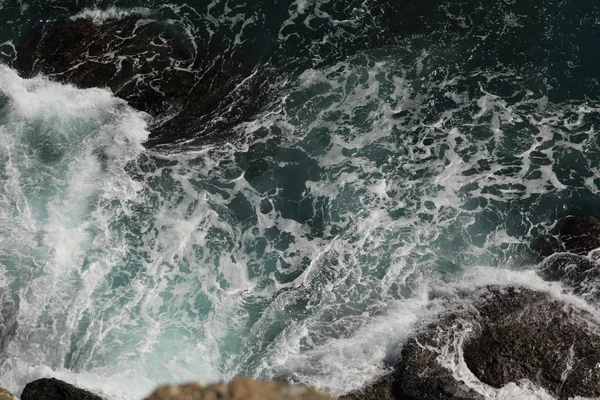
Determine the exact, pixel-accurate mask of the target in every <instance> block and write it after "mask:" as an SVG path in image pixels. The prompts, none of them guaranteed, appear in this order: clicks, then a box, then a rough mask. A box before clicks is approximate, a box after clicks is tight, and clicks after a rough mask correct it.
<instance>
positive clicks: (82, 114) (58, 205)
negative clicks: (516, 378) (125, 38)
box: [0, 0, 600, 399]
mask: <svg viewBox="0 0 600 400" xmlns="http://www.w3.org/2000/svg"><path fill="white" fill-rule="evenodd" d="M423 3H427V4H422V5H415V3H413V2H410V1H402V0H398V1H389V2H377V1H369V0H365V1H362V2H361V1H352V0H339V1H337V0H297V1H295V2H286V3H285V4H282V2H273V1H267V0H265V1H264V2H263V4H250V3H243V2H241V1H233V0H230V1H224V0H213V1H212V2H210V3H208V2H205V3H203V2H201V1H196V2H191V1H190V2H188V3H187V4H184V3H183V2H182V3H177V4H175V3H173V4H161V3H160V2H152V1H141V0H140V1H112V2H108V1H96V2H95V1H76V2H73V1H68V2H67V1H65V2H63V1H59V0H54V1H48V0H44V1H39V2H38V1H27V0H21V1H18V2H16V1H13V0H0V20H1V23H0V61H2V62H3V65H2V66H0V182H1V183H2V184H1V185H0V267H1V268H0V287H1V298H2V303H3V305H2V307H3V310H2V312H3V315H4V314H6V315H8V316H9V317H7V319H10V318H14V319H16V322H17V325H16V326H17V328H16V332H14V335H11V336H10V338H9V340H7V341H6V343H4V349H3V352H2V360H1V364H0V376H1V377H2V378H1V381H0V384H2V386H6V387H8V388H9V389H13V390H15V391H17V392H18V391H20V390H21V389H22V388H23V386H24V385H25V384H26V383H27V382H30V381H32V380H33V379H35V378H38V377H42V376H55V377H58V378H61V379H64V380H67V381H69V382H71V383H76V384H78V385H80V386H82V387H86V388H90V389H93V390H96V391H97V392H99V393H104V394H107V395H109V396H110V398H111V399H139V398H142V397H143V396H144V395H145V394H147V393H148V392H149V391H150V390H151V389H152V388H153V387H154V386H156V385H157V384H159V383H162V382H180V381H187V380H199V381H201V382H204V383H206V382H211V381H215V380H219V379H230V378H232V377H233V376H236V375H250V376H256V377H261V378H274V377H279V376H285V377H293V378H294V379H296V380H298V381H301V382H305V383H308V384H311V385H315V386H317V387H319V388H321V389H324V390H328V391H330V392H332V393H334V394H342V393H345V392H348V391H350V390H354V389H356V388H358V387H360V386H362V385H364V384H365V383H368V382H370V381H372V380H374V379H376V378H377V377H379V376H381V375H382V374H384V373H385V372H386V370H387V368H388V367H387V364H386V362H391V361H392V360H393V359H394V358H395V356H396V355H397V354H398V352H399V350H400V346H401V344H402V342H403V340H405V338H406V337H407V335H409V334H410V333H411V329H412V328H413V326H414V324H415V323H417V322H419V321H421V320H423V319H426V318H429V316H431V315H432V314H434V313H435V312H436V311H437V310H439V309H440V308H443V307H444V305H443V304H437V303H433V302H432V301H430V300H428V293H429V292H430V291H431V290H434V289H435V290H447V291H452V290H453V288H455V287H457V286H465V285H466V286H468V285H476V284H478V283H493V282H520V283H522V284H526V285H533V286H536V287H538V288H540V287H542V288H546V289H547V290H552V291H554V292H555V293H558V291H559V290H558V288H557V287H556V286H548V285H547V284H544V283H542V282H541V280H540V279H539V278H537V277H536V276H535V274H534V273H533V272H532V270H533V268H535V262H536V259H535V257H534V255H533V254H532V253H531V252H530V250H529V242H530V241H531V240H532V239H533V238H535V237H536V236H537V235H539V234H540V233H542V232H545V231H547V230H548V229H549V228H550V227H551V226H552V225H553V224H554V223H555V221H556V220H557V219H558V218H561V217H563V216H566V215H569V214H576V213H585V214H591V215H597V216H598V215H599V214H600V211H598V210H599V209H598V207H597V205H598V204H599V203H598V202H599V200H600V197H599V196H600V167H599V165H600V136H598V135H597V133H598V130H599V129H600V97H599V95H598V93H599V92H598V88H599V85H600V82H599V78H600V72H599V71H600V70H599V69H598V68H599V67H600V62H599V61H600V60H599V56H598V54H599V53H598V51H597V50H598V45H599V43H600V11H599V10H598V7H597V4H595V2H594V0H588V1H583V0H579V1H571V2H559V1H555V0H552V1H550V0H535V1H531V2H513V1H508V0H506V1H503V0H477V1H476V0H461V1H448V2H443V1H426V2H423ZM407 10H408V11H407ZM131 15H137V16H139V17H140V18H142V19H144V20H159V21H162V22H164V23H168V24H172V25H173V26H174V27H175V29H176V30H178V32H180V34H181V38H182V40H183V41H186V43H187V45H188V47H189V49H191V51H194V49H195V48H196V47H195V43H197V42H202V41H207V40H208V41H210V40H216V39H215V38H218V40H219V41H220V43H221V47H223V48H224V49H225V50H224V51H225V52H231V53H236V54H238V56H239V55H241V56H242V57H245V59H246V60H248V62H250V63H256V65H257V66H258V65H261V64H259V63H267V64H269V65H270V66H271V67H272V68H273V70H275V71H276V74H275V75H274V76H273V79H272V80H271V87H270V88H269V89H268V90H269V93H270V94H269V99H268V101H267V102H266V103H265V104H264V106H263V107H262V110H261V111H260V112H259V113H258V114H257V115H256V116H255V118H253V119H251V120H248V121H246V122H244V123H241V124H240V125H239V126H237V127H236V128H235V133H234V135H232V136H231V137H230V139H229V140H221V141H218V142H216V143H208V144H205V145H197V144H195V145H193V146H191V145H190V146H186V145H185V144H179V145H177V146H173V147H170V148H166V149H160V148H145V147H144V142H145V141H146V140H147V139H148V136H149V132H148V124H149V116H148V115H146V114H144V113H141V112H138V111H136V110H134V109H132V108H131V107H129V106H128V105H127V103H126V102H125V101H123V100H120V99H118V98H116V97H114V96H113V95H112V94H111V93H110V91H108V90H106V89H101V88H98V89H85V90H84V89H78V88H76V87H73V86H70V85H65V84H59V83H56V82H53V81H52V80H51V79H49V78H47V77H43V76H39V77H35V78H32V79H22V78H21V77H19V76H18V74H17V73H16V72H15V70H14V69H13V67H14V63H15V60H16V44H17V43H18V41H19V40H20V39H21V38H22V37H23V35H25V34H26V33H27V32H29V31H31V30H32V29H33V28H34V27H36V26H39V25H40V24H45V23H46V22H47V21H49V20H52V19H55V18H72V19H77V18H93V19H94V20H96V21H97V23H102V21H103V20H104V19H107V18H111V19H114V18H124V17H130V16H131ZM411 21H412V22H411ZM415 21H417V22H415ZM265 90H267V88H265ZM251 100H252V99H249V101H251ZM573 301H577V300H576V299H573ZM7 325H9V323H8V322H7ZM480 391H481V392H482V393H485V394H486V395H487V396H489V397H511V396H513V397H515V396H516V397H525V396H529V395H532V393H533V394H535V396H538V397H544V396H546V397H548V395H547V394H545V393H543V392H542V391H539V390H537V391H536V389H535V388H531V387H520V388H519V387H517V386H516V384H511V385H509V386H507V387H506V388H504V389H502V390H500V391H498V390H491V389H490V388H489V387H485V388H480Z"/></svg>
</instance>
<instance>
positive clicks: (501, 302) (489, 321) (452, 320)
mask: <svg viewBox="0 0 600 400" xmlns="http://www.w3.org/2000/svg"><path fill="white" fill-rule="evenodd" d="M461 296H462V299H461V301H459V302H458V303H459V304H463V305H462V306H460V308H459V309H456V310H455V311H452V312H450V313H448V314H446V315H444V316H442V317H441V318H440V320H439V321H438V322H436V323H433V324H431V325H429V326H427V327H425V329H423V330H422V331H420V332H419V333H417V334H416V335H414V336H413V337H411V338H410V339H409V340H408V341H407V343H406V344H405V345H404V347H403V349H402V357H401V360H400V361H399V362H398V364H397V366H396V376H395V377H393V378H392V377H387V378H386V380H382V381H380V382H378V383H377V384H376V385H374V387H378V386H379V385H381V386H385V389H383V391H382V393H386V394H384V396H389V395H388V393H392V396H391V397H382V398H389V399H412V400H429V399H432V400H433V399H445V398H447V399H450V398H452V399H482V398H484V396H483V395H482V394H480V393H478V392H476V391H475V390H474V389H472V388H473V387H475V386H473V385H468V384H467V382H468V383H474V384H476V385H479V386H481V383H484V384H487V385H489V386H492V387H495V388H502V387H503V386H505V385H506V384H508V383H511V382H515V383H518V382H519V381H521V380H523V379H526V380H529V381H530V382H532V383H533V384H535V385H537V386H539V387H542V388H544V389H545V390H546V391H548V392H549V393H551V394H552V395H554V396H556V397H557V398H559V399H567V398H569V397H574V396H584V397H594V396H600V368H598V365H599V363H600V324H599V323H598V321H596V320H595V319H594V318H593V316H592V315H591V314H589V313H588V312H586V311H584V310H581V309H578V308H576V307H574V306H572V305H570V304H567V303H564V302H561V301H559V300H556V299H554V298H553V297H551V296H550V295H549V294H547V293H542V292H536V291H533V290H529V289H525V288H515V287H503V286H489V287H486V288H483V289H481V290H480V291H478V292H477V293H475V294H473V293H463V294H462V295H461ZM464 300H468V301H466V302H464V303H463V301H464ZM461 354H462V356H461ZM462 362H464V363H465V364H466V366H467V367H468V369H469V372H468V373H465V372H461V374H462V375H457V373H456V372H455V373H453V372H452V370H451V369H450V368H449V365H452V364H454V365H459V364H461V363H462ZM481 387H483V386H481ZM377 390H382V389H381V388H378V389H377ZM350 398H352V399H359V398H365V399H371V398H372V399H375V398H378V397H377V396H374V397H370V396H366V397H360V396H351V397H350Z"/></svg>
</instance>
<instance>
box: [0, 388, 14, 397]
mask: <svg viewBox="0 0 600 400" xmlns="http://www.w3.org/2000/svg"><path fill="white" fill-rule="evenodd" d="M0 400H19V398H18V397H17V396H15V395H14V394H12V393H11V392H9V391H8V390H6V389H3V388H0Z"/></svg>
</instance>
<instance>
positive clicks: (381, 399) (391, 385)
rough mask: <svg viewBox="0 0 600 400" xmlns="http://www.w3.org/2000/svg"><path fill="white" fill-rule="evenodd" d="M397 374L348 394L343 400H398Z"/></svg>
mask: <svg viewBox="0 0 600 400" xmlns="http://www.w3.org/2000/svg"><path fill="white" fill-rule="evenodd" d="M397 379H398V377H397V374H396V373H391V374H389V375H386V376H384V377H382V378H381V379H379V380H377V382H375V383H373V384H372V385H369V386H367V387H365V388H363V389H361V390H358V391H356V392H353V393H350V394H347V395H346V396H344V397H342V398H341V400H363V399H365V400H366V399H378V400H393V399H396V398H398V396H399V393H397V390H398V388H397Z"/></svg>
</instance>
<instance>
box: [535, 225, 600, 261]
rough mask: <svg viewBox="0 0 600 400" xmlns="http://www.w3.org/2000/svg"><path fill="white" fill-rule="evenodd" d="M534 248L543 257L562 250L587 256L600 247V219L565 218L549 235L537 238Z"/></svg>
mask: <svg viewBox="0 0 600 400" xmlns="http://www.w3.org/2000/svg"><path fill="white" fill-rule="evenodd" d="M533 248H534V250H536V251H537V252H538V253H539V254H540V255H541V256H542V257H548V256H551V255H553V254H555V253H562V252H567V253H573V254H578V255H582V256H586V255H588V253H590V252H591V251H592V250H595V249H598V248H600V221H598V220H597V219H596V218H594V217H590V216H569V217H567V218H564V219H562V220H561V221H559V222H558V223H557V224H556V227H555V228H554V229H553V230H552V231H551V232H550V234H549V235H545V236H542V237H540V238H539V239H538V240H536V241H535V242H534V243H533Z"/></svg>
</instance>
